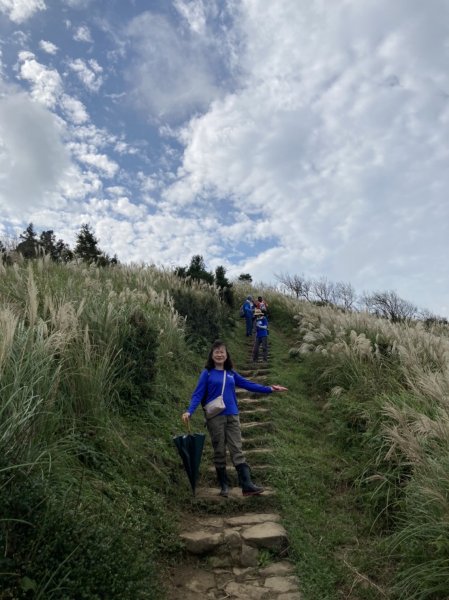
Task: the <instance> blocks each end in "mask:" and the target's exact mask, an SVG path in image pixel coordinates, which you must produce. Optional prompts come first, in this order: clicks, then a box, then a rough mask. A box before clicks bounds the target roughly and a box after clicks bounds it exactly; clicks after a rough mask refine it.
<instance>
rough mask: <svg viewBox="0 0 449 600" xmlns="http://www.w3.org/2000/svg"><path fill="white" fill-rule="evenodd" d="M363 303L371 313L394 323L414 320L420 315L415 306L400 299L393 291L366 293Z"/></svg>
mask: <svg viewBox="0 0 449 600" xmlns="http://www.w3.org/2000/svg"><path fill="white" fill-rule="evenodd" d="M362 302H363V304H364V306H365V307H366V309H367V310H368V311H369V312H372V313H374V314H376V315H378V316H380V317H384V318H385V319H389V320H390V321H393V323H397V322H399V321H406V320H408V319H413V318H414V317H416V316H417V313H418V308H417V307H416V306H415V305H414V304H412V303H411V302H409V301H408V300H404V299H403V298H400V297H399V296H398V295H397V294H396V292H394V291H393V290H389V291H385V292H372V293H371V294H369V293H365V294H363V296H362Z"/></svg>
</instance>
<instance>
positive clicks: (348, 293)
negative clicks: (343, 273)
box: [335, 281, 357, 310]
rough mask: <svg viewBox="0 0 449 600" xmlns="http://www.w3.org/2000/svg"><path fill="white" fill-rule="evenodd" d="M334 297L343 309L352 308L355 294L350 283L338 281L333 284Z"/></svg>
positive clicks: (355, 297) (355, 298)
mask: <svg viewBox="0 0 449 600" xmlns="http://www.w3.org/2000/svg"><path fill="white" fill-rule="evenodd" d="M335 299H336V303H337V304H338V306H341V307H342V308H344V309H345V310H354V305H355V303H356V300H357V295H356V293H355V290H354V288H353V287H352V285H351V284H350V283H346V282H344V281H338V282H337V283H336V284H335Z"/></svg>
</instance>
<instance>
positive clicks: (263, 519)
mask: <svg viewBox="0 0 449 600" xmlns="http://www.w3.org/2000/svg"><path fill="white" fill-rule="evenodd" d="M280 520H281V517H280V515H278V514H277V513H248V514H246V515H239V516H238V517H227V518H225V519H224V521H225V523H226V525H229V526H230V527H242V526H244V525H260V524H261V523H277V522H279V521H280Z"/></svg>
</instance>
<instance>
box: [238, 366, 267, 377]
mask: <svg viewBox="0 0 449 600" xmlns="http://www.w3.org/2000/svg"><path fill="white" fill-rule="evenodd" d="M237 371H238V373H240V375H242V376H243V377H247V378H249V379H251V377H253V376H254V375H269V374H270V369H269V368H268V367H264V368H261V367H258V366H257V365H254V366H251V367H248V366H247V367H245V368H244V369H243V368H242V369H241V370H239V369H237Z"/></svg>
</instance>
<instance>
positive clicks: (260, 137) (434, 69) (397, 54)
mask: <svg viewBox="0 0 449 600" xmlns="http://www.w3.org/2000/svg"><path fill="white" fill-rule="evenodd" d="M236 9H237V10H238V15H236V18H235V23H236V27H239V28H240V36H239V37H240V39H241V40H245V45H244V46H243V45H242V46H241V50H243V49H244V51H243V52H242V53H241V55H240V62H239V64H238V68H237V71H238V72H239V73H240V78H241V79H240V81H241V85H240V87H239V89H237V90H236V92H235V93H234V94H232V95H228V96H227V97H226V98H223V99H217V100H216V101H214V102H213V103H212V104H211V105H210V108H209V110H208V112H207V113H205V114H204V115H201V116H197V117H195V118H194V119H192V120H191V121H190V123H189V125H188V126H186V127H185V128H183V129H182V130H181V131H180V133H179V140H180V141H181V142H182V143H183V144H184V145H185V151H184V155H183V161H182V168H181V169H180V170H179V173H178V180H177V182H176V183H175V184H174V185H173V186H172V187H171V188H170V189H169V190H167V193H166V199H167V201H168V202H170V204H171V205H172V206H173V204H177V205H179V206H188V205H193V204H194V203H195V202H197V201H198V198H217V199H219V198H229V199H230V200H231V202H233V203H234V205H235V206H236V208H239V209H241V210H242V211H243V212H244V213H246V214H247V215H248V217H249V218H250V220H251V221H253V220H254V217H252V216H251V215H252V211H253V210H255V209H260V210H261V211H262V214H263V217H262V219H258V221H256V222H254V224H253V236H254V239H256V240H257V239H259V240H261V241H263V239H265V238H266V237H267V236H268V237H269V236H270V235H271V236H272V237H274V238H275V239H277V242H275V241H273V242H272V243H271V245H273V244H275V245H278V249H277V250H276V251H275V250H274V249H273V248H271V249H266V250H261V251H260V253H259V255H258V256H257V257H255V258H254V259H248V260H247V261H246V262H245V263H244V264H243V265H242V266H243V267H244V268H245V270H251V269H254V270H255V273H254V275H255V276H256V277H260V278H261V279H264V280H266V279H267V273H273V272H279V271H285V270H290V271H291V272H298V271H305V270H307V271H309V272H310V273H311V274H312V275H315V276H319V275H322V274H324V275H327V276H329V277H330V278H334V279H338V280H351V281H352V282H353V284H354V285H356V286H358V287H359V288H363V287H369V286H371V287H374V286H375V287H395V288H399V291H400V293H403V294H404V295H407V292H410V294H408V295H409V296H411V297H412V299H413V293H412V292H413V291H414V290H415V293H416V285H414V284H412V283H411V274H412V273H413V274H416V273H419V274H420V275H419V276H420V277H421V280H422V281H423V282H424V281H427V282H428V283H427V285H428V286H429V285H430V283H431V282H432V280H433V279H434V278H435V277H438V276H439V275H442V274H443V272H444V260H443V258H442V257H443V256H445V252H444V247H445V244H446V243H445V242H443V237H444V229H445V223H446V222H447V217H448V212H449V209H446V208H445V207H446V200H445V193H446V192H445V190H446V189H447V188H448V187H449V172H448V170H447V169H446V168H445V166H444V164H445V163H447V159H448V157H449V150H448V148H447V139H448V136H449V124H448V117H449V106H448V101H447V97H448V91H449V75H448V72H447V68H446V65H447V40H448V39H449V31H448V27H447V22H448V16H449V14H448V13H449V5H448V4H447V3H444V2H440V1H438V2H437V3H436V6H435V5H433V9H432V10H428V7H427V8H425V7H424V6H423V5H420V4H419V3H416V2H414V3H410V2H405V1H404V0H398V2H395V3H394V4H390V3H388V2H387V1H386V0H385V1H384V2H379V1H378V0H376V1H375V0H369V1H365V2H364V3H363V6H362V5H360V4H359V3H358V2H355V1H347V2H345V3H342V4H339V3H335V4H329V3H322V2H318V1H315V2H310V3H309V4H307V5H305V4H304V3H301V4H298V3H297V2H296V1H295V0H282V1H280V2H276V3H266V2H248V3H244V4H238V5H236ZM268 40H269V43H268ZM444 49H445V50H444ZM218 206H219V205H218V203H217V208H218ZM244 223H246V226H247V222H246V221H244ZM235 230H236V231H238V230H239V228H238V227H236V228H235ZM244 230H246V227H244ZM222 231H223V232H224V231H226V228H225V229H224V230H223V229H222V228H220V233H221V232H222ZM228 231H230V233H231V234H232V227H231V228H228ZM410 231H412V232H413V234H411V233H409V232H410ZM416 236H418V237H420V244H419V247H420V248H421V250H420V251H417V246H416ZM392 253H394V255H395V257H396V258H399V259H400V260H399V261H396V262H395V263H392V264H391V265H390V266H388V267H387V262H388V260H389V258H390V257H391V255H392ZM412 257H413V258H412ZM404 265H405V266H404ZM368 266H369V271H365V273H368V272H369V273H370V275H369V276H367V275H366V274H364V273H363V271H362V269H366V268H367V267H368Z"/></svg>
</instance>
